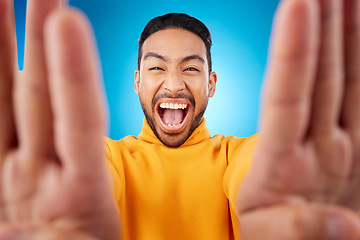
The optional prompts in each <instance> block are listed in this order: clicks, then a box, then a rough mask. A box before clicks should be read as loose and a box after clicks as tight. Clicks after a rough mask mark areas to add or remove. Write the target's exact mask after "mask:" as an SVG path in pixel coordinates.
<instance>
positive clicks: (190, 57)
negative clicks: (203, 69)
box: [181, 54, 205, 63]
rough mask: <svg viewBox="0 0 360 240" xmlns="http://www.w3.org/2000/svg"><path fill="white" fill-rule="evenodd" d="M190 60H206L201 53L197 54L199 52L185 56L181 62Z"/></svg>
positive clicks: (203, 61)
mask: <svg viewBox="0 0 360 240" xmlns="http://www.w3.org/2000/svg"><path fill="white" fill-rule="evenodd" d="M190 60H200V62H201V63H205V60H204V59H203V58H202V57H200V56H199V55H197V54H194V55H190V56H187V57H184V58H183V59H182V60H181V62H182V63H183V62H187V61H190Z"/></svg>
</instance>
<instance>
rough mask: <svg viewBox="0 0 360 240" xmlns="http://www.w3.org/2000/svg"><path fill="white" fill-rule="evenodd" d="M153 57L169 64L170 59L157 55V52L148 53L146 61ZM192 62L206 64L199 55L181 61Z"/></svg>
mask: <svg viewBox="0 0 360 240" xmlns="http://www.w3.org/2000/svg"><path fill="white" fill-rule="evenodd" d="M151 57H153V58H158V59H161V60H163V61H165V62H168V58H166V57H164V56H162V55H160V54H158V53H155V52H148V53H147V54H146V55H145V57H144V60H146V59H148V58H151ZM190 60H199V61H200V62H201V63H205V60H204V59H203V58H202V57H200V56H199V55H197V54H193V55H190V56H186V57H184V58H183V59H182V60H181V62H182V63H183V62H187V61H190Z"/></svg>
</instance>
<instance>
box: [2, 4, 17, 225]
mask: <svg viewBox="0 0 360 240" xmlns="http://www.w3.org/2000/svg"><path fill="white" fill-rule="evenodd" d="M13 9H14V8H13V2H12V1H11V0H0V177H1V176H2V172H3V161H4V158H5V155H6V153H7V152H8V150H9V149H11V148H13V147H15V145H16V133H15V124H14V115H13V106H12V78H13V77H12V70H13V67H12V65H11V63H13V55H12V54H13V52H14V46H15V44H14V43H15V38H14V33H15V31H14V11H13ZM0 181H1V178H0ZM4 209H5V205H4V199H3V190H2V184H0V221H4V220H5V219H6V214H5V211H4Z"/></svg>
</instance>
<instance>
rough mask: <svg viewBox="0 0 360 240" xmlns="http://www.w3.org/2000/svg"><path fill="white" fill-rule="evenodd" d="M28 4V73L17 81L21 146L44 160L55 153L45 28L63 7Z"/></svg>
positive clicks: (49, 1) (53, 2)
mask: <svg viewBox="0 0 360 240" xmlns="http://www.w3.org/2000/svg"><path fill="white" fill-rule="evenodd" d="M27 2H28V5H27V21H26V37H25V54H24V70H23V71H22V72H19V73H18V74H17V77H16V81H15V88H16V96H15V105H16V112H15V115H16V123H17V128H18V136H19V141H20V147H21V148H22V150H23V151H24V152H25V153H26V154H25V155H27V156H30V157H31V156H32V158H34V159H44V158H45V157H47V158H48V157H49V156H51V157H52V154H53V136H52V135H53V131H52V113H51V108H50V100H49V92H48V84H47V70H46V64H45V53H44V40H43V27H44V22H45V19H46V17H47V16H48V15H49V13H50V12H51V11H52V10H54V9H56V8H59V7H60V0H46V1H43V0H31V1H27Z"/></svg>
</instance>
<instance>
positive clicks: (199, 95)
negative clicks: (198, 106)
mask: <svg viewBox="0 0 360 240" xmlns="http://www.w3.org/2000/svg"><path fill="white" fill-rule="evenodd" d="M187 86H188V88H189V90H190V91H191V93H192V95H193V96H194V98H195V100H197V101H199V100H200V101H204V98H207V97H208V95H209V86H208V81H207V80H201V81H192V82H188V84H187Z"/></svg>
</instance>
